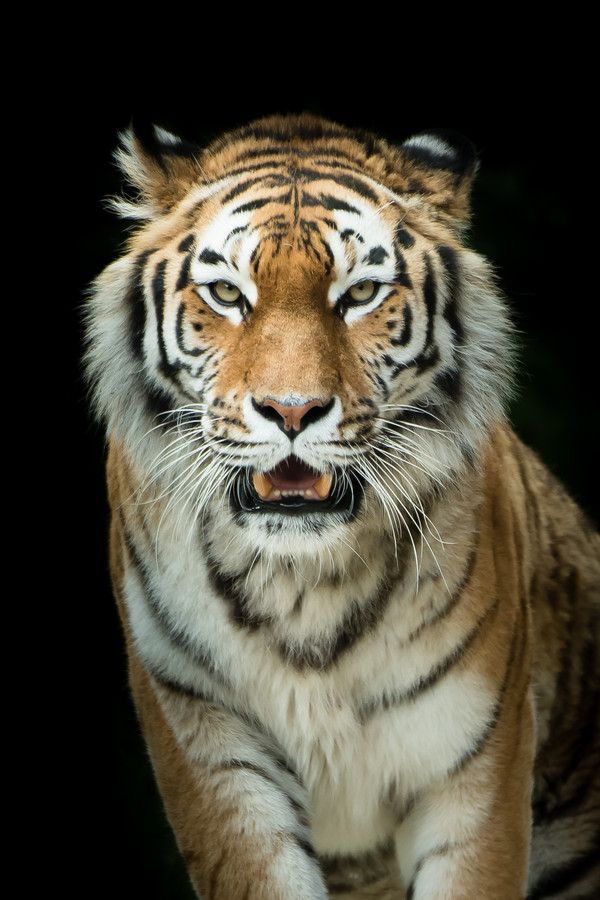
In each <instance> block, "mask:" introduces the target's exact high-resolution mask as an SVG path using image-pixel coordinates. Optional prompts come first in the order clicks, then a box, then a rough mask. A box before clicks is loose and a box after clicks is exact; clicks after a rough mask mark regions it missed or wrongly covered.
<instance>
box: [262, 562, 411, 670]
mask: <svg viewBox="0 0 600 900" xmlns="http://www.w3.org/2000/svg"><path fill="white" fill-rule="evenodd" d="M397 583H398V578H394V579H388V578H387V577H384V578H383V579H382V580H381V581H380V583H379V585H378V586H377V590H376V592H375V594H374V595H373V596H372V597H370V598H369V599H368V600H366V601H363V602H362V603H361V602H359V601H357V600H352V601H350V603H349V605H348V608H347V611H346V614H345V616H344V619H343V620H342V622H341V624H340V626H339V628H338V629H337V631H336V632H335V634H334V635H332V636H330V637H328V638H327V640H326V641H325V642H324V643H323V644H321V645H319V646H316V645H315V641H314V639H311V640H310V643H309V644H307V646H300V647H299V646H297V645H295V644H285V643H283V644H280V646H279V652H280V654H281V656H282V658H283V659H284V660H285V662H288V663H290V664H291V665H293V666H294V668H296V669H298V670H300V671H301V670H302V669H306V668H310V669H320V670H324V669H328V668H329V667H330V666H332V665H334V664H335V663H336V662H337V660H338V659H339V658H340V656H342V654H344V653H346V652H347V651H348V650H349V649H350V648H351V647H353V646H354V644H356V643H357V641H359V640H361V639H362V638H363V637H364V636H365V635H366V634H368V633H369V632H370V631H372V630H373V629H374V628H375V626H376V625H377V624H378V623H379V622H380V621H381V619H382V618H383V615H384V613H385V611H386V609H387V607H388V605H389V602H390V599H391V596H392V593H393V591H394V588H395V587H396V585H397Z"/></svg>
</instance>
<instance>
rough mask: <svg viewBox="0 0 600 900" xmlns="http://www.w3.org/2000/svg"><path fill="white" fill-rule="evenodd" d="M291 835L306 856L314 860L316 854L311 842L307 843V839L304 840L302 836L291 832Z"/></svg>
mask: <svg viewBox="0 0 600 900" xmlns="http://www.w3.org/2000/svg"><path fill="white" fill-rule="evenodd" d="M292 837H293V838H294V840H295V841H296V843H297V844H298V846H299V847H300V849H301V850H304V852H305V853H306V855H307V856H310V858H311V859H314V860H316V858H317V854H316V853H315V849H314V847H313V846H312V844H309V842H308V841H305V840H304V839H303V838H300V837H298V835H296V834H293V835H292Z"/></svg>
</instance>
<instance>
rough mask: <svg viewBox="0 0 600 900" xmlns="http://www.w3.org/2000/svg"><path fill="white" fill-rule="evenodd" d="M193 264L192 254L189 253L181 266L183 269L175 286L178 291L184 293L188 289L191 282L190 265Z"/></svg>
mask: <svg viewBox="0 0 600 900" xmlns="http://www.w3.org/2000/svg"><path fill="white" fill-rule="evenodd" d="M191 263H192V254H191V253H188V254H187V256H186V257H185V259H184V260H183V263H182V265H181V269H180V271H179V275H178V277H177V284H176V285H175V290H176V291H182V290H183V289H184V288H186V287H187V286H188V284H189V281H190V265H191Z"/></svg>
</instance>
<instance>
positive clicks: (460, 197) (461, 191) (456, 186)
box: [399, 130, 479, 223]
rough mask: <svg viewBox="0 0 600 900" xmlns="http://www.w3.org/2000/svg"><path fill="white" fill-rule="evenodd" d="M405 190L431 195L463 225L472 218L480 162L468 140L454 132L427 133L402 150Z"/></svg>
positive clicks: (410, 141) (431, 198)
mask: <svg viewBox="0 0 600 900" xmlns="http://www.w3.org/2000/svg"><path fill="white" fill-rule="evenodd" d="M399 149H400V156H401V172H402V175H403V176H404V179H403V180H404V182H405V184H404V190H405V191H408V192H410V193H422V194H425V195H427V200H428V201H429V202H430V203H433V204H435V205H436V206H438V207H441V208H442V209H443V210H444V211H445V212H446V213H447V214H448V215H449V216H451V217H452V218H454V219H457V220H458V222H459V223H466V222H468V220H469V217H470V197H471V186H472V184H473V179H474V178H475V175H476V174H477V169H478V167H479V162H478V159H477V151H476V150H475V147H474V146H473V144H472V143H471V141H469V140H468V139H467V138H465V137H463V136H462V135H460V134H457V133H456V132H454V131H441V130H439V131H438V130H436V131H426V132H423V133H421V134H415V135H413V137H410V138H408V140H406V141H404V143H403V144H402V145H401V146H400V148H399Z"/></svg>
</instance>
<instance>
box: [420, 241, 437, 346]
mask: <svg viewBox="0 0 600 900" xmlns="http://www.w3.org/2000/svg"><path fill="white" fill-rule="evenodd" d="M425 271H426V275H425V281H424V282H423V301H424V303H425V309H426V311H427V331H426V333H425V343H424V345H423V352H424V353H425V352H426V351H427V350H428V349H429V347H430V346H431V342H432V339H433V324H434V320H435V313H436V308H437V291H436V287H435V278H434V274H433V267H432V265H431V260H430V258H429V254H428V253H426V254H425Z"/></svg>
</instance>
